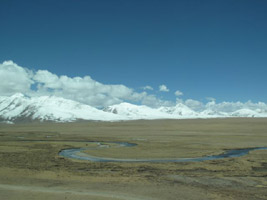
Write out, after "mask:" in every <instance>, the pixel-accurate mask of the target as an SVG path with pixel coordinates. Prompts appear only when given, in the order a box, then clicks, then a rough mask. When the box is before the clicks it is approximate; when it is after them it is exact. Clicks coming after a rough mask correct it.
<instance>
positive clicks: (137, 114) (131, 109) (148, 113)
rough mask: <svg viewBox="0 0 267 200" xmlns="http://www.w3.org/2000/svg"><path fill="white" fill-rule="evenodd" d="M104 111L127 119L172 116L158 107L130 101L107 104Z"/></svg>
mask: <svg viewBox="0 0 267 200" xmlns="http://www.w3.org/2000/svg"><path fill="white" fill-rule="evenodd" d="M104 111H106V112H111V113H114V114H117V115H120V116H123V117H125V118H127V119H161V118H173V116H172V115H171V114H169V113H167V112H162V111H161V110H159V109H153V108H150V107H147V106H144V105H141V106H138V105H134V104H130V103H120V104H117V105H113V106H109V107H107V108H105V109H104Z"/></svg>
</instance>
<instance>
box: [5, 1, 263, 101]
mask: <svg viewBox="0 0 267 200" xmlns="http://www.w3.org/2000/svg"><path fill="white" fill-rule="evenodd" d="M0 27H1V37H0V62H1V63H2V62H3V61H5V60H13V61H14V62H15V63H17V64H18V65H20V66H23V67H26V68H28V69H31V70H35V71H37V70H48V71H49V72H51V73H53V74H57V75H58V76H60V75H66V76H68V77H75V76H79V77H84V76H86V75H89V76H90V77H91V78H92V79H94V80H96V81H99V82H100V83H103V84H107V85H109V84H123V85H125V86H127V87H129V88H133V89H134V90H135V91H137V92H141V91H142V90H141V89H140V88H141V87H144V86H146V85H149V86H151V87H153V88H154V90H153V91H147V93H149V94H154V95H156V96H157V97H158V98H161V99H165V100H172V101H175V98H176V97H175V95H174V92H175V91H176V90H180V91H181V92H183V94H184V95H183V96H180V98H183V99H196V100H199V101H206V98H207V97H213V98H216V100H217V101H218V102H221V101H243V102H244V101H248V100H252V101H255V102H257V101H264V102H266V101H267V93H266V85H267V79H266V74H267V37H266V35H267V1H266V0H201V1H199V0H197V1H194V0H181V1H178V0H177V1H176V0H174V1H171V0H160V1H159V0H112V1H111V0H80V1H75V0H72V1H71V0H57V1H51V0H43V1H39V0H34V1H29V0H24V1H20V0H17V1H14V0H1V1H0ZM162 84H165V85H166V86H167V88H168V89H169V92H160V91H158V87H159V85H162Z"/></svg>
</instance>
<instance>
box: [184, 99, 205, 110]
mask: <svg viewBox="0 0 267 200" xmlns="http://www.w3.org/2000/svg"><path fill="white" fill-rule="evenodd" d="M184 104H185V105H186V106H188V107H189V108H191V109H193V110H195V111H199V110H202V109H203V108H204V105H203V103H202V102H200V101H196V100H193V99H187V100H186V101H185V102H184Z"/></svg>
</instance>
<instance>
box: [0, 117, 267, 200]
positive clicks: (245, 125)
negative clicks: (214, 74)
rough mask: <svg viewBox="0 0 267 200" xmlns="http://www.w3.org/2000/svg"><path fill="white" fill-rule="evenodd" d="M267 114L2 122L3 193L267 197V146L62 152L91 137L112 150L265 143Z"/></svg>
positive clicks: (101, 198)
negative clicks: (231, 153)
mask: <svg viewBox="0 0 267 200" xmlns="http://www.w3.org/2000/svg"><path fill="white" fill-rule="evenodd" d="M266 124H267V119H206V120H204V119H202V120H200V119H196V120H153V121H130V122H80V123H66V124H57V123H36V124H35V123H32V124H20V125H4V124H0V197H1V199H11V200H12V199H14V200H15V199H21V200H24V199H27V200H28V199H40V200H42V199H46V200H47V199H51V200H52V199H59V200H61V199H75V200H79V199H93V200H106V199H111V200H112V199H114V200H119V199H121V200H122V199H129V200H142V199H147V200H149V199H155V200H157V199H158V200H165V199H166V200H172V199H175V200H176V199H242V200H243V199H267V150H258V151H253V152H250V153H249V154H248V155H246V156H243V157H239V158H227V159H221V160H214V161H205V162H192V163H182V162H181V163H94V162H89V161H79V160H71V159H67V158H62V157H60V156H58V152H59V151H60V150H61V149H66V148H72V147H88V146H90V145H92V144H90V143H87V142H86V141H101V142H103V144H105V143H107V144H108V142H110V141H122V142H131V143H136V144H138V145H137V146H135V147H132V148H110V149H104V148H103V149H98V150H87V151H86V152H87V153H89V154H90V155H95V156H103V157H113V158H178V157H181V158H182V157H199V156H204V155H213V154H220V153H221V152H223V151H224V150H227V149H238V148H246V147H267V125H266Z"/></svg>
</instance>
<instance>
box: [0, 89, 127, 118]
mask: <svg viewBox="0 0 267 200" xmlns="http://www.w3.org/2000/svg"><path fill="white" fill-rule="evenodd" d="M0 118H2V120H4V121H11V122H12V121H19V120H24V121H25V120H40V121H59V122H60V121H62V122H64V121H67V122H69V121H75V120H78V119H83V120H102V121H112V120H122V119H123V118H122V117H120V116H119V115H115V114H113V113H107V112H104V111H102V110H98V109H96V108H94V107H91V106H89V105H85V104H81V103H78V102H75V101H72V100H67V99H64V98H60V97H54V96H42V97H32V98H30V97H26V96H24V95H23V94H15V95H13V96H11V97H6V98H4V97H1V98H0Z"/></svg>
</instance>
